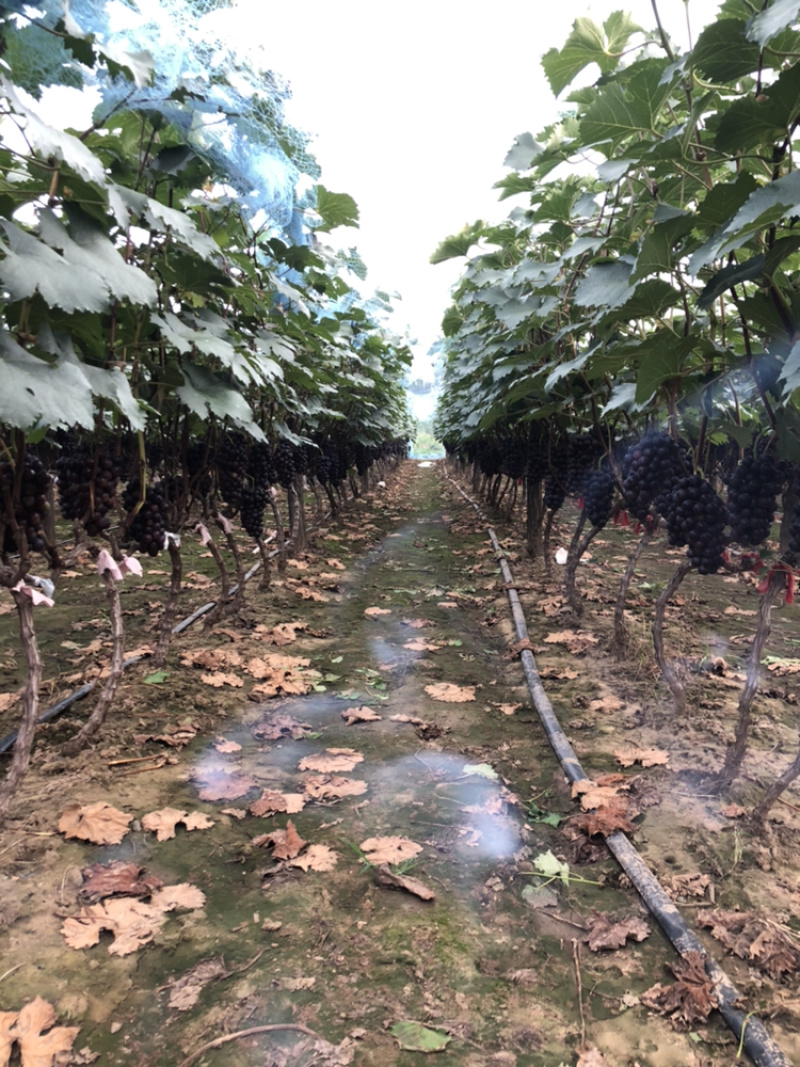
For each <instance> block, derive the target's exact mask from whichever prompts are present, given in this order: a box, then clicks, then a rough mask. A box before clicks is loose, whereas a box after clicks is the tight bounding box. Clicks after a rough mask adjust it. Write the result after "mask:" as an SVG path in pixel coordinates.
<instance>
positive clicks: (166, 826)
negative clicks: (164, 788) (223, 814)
mask: <svg viewBox="0 0 800 1067" xmlns="http://www.w3.org/2000/svg"><path fill="white" fill-rule="evenodd" d="M178 823H183V825H184V826H185V827H186V830H187V831H189V830H209V829H210V828H211V827H212V826H213V825H214V820H213V819H210V818H209V817H208V816H207V815H206V814H205V813H204V812H202V811H193V812H192V813H191V815H190V814H189V812H187V811H182V810H180V809H179V808H162V809H161V810H160V811H151V812H150V813H149V814H148V815H145V816H144V817H143V818H142V826H143V827H144V829H145V830H149V831H151V833H154V834H155V835H156V839H157V840H158V841H169V840H171V839H172V838H173V837H174V836H175V827H176V826H177V825H178Z"/></svg>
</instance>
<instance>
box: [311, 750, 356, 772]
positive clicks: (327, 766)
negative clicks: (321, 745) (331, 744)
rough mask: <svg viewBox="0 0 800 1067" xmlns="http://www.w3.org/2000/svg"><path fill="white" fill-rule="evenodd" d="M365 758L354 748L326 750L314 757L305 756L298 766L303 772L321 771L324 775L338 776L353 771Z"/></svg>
mask: <svg viewBox="0 0 800 1067" xmlns="http://www.w3.org/2000/svg"><path fill="white" fill-rule="evenodd" d="M363 760H364V757H363V756H362V755H361V753H360V752H356V751H355V750H354V749H352V748H326V749H324V750H323V751H322V752H317V753H315V754H314V755H313V756H304V757H303V759H301V760H300V763H299V764H298V769H299V770H301V771H320V772H321V773H322V774H337V773H339V772H340V771H341V772H344V773H347V771H352V769H353V768H354V767H355V766H356V764H357V763H362V762H363Z"/></svg>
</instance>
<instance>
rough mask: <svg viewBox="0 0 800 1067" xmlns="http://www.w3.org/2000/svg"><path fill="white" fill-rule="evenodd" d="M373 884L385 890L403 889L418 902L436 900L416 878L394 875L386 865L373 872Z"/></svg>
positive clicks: (432, 893)
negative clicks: (418, 899) (383, 887)
mask: <svg viewBox="0 0 800 1067" xmlns="http://www.w3.org/2000/svg"><path fill="white" fill-rule="evenodd" d="M375 882H376V883H377V884H378V885H382V886H386V888H387V889H403V890H405V892H406V893H411V894H412V895H413V896H415V897H419V898H420V900H436V894H435V893H434V891H433V890H432V889H428V887H427V886H426V885H425V884H424V883H423V882H420V880H419V879H418V878H409V877H408V875H405V874H394V873H393V872H392V870H391V868H390V867H389V864H388V863H382V864H381V865H380V867H378V869H377V871H375Z"/></svg>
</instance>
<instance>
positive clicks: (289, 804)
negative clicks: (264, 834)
mask: <svg viewBox="0 0 800 1067" xmlns="http://www.w3.org/2000/svg"><path fill="white" fill-rule="evenodd" d="M305 805H306V801H305V797H304V796H303V794H302V793H280V792H278V790H277V789H265V790H264V792H263V793H262V794H261V796H260V797H259V798H258V800H255V801H253V803H252V804H251V805H250V806H249V808H248V809H247V810H248V811H249V812H250V814H251V815H257V816H267V815H276V814H277V813H278V812H283V811H285V812H289V813H290V814H292V815H293V814H295V813H296V812H298V811H302V810H303V808H304V807H305Z"/></svg>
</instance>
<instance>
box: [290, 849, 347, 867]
mask: <svg viewBox="0 0 800 1067" xmlns="http://www.w3.org/2000/svg"><path fill="white" fill-rule="evenodd" d="M290 862H291V866H292V867H301V868H302V869H303V870H304V871H323V872H324V871H332V870H333V868H334V867H335V866H336V864H337V863H338V862H339V856H338V855H337V853H336V852H334V851H333V849H332V848H328V846H327V845H309V846H308V848H307V849H306V850H305V852H304V853H303V854H302V856H297V857H296V858H295V859H293V860H291V861H290Z"/></svg>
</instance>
